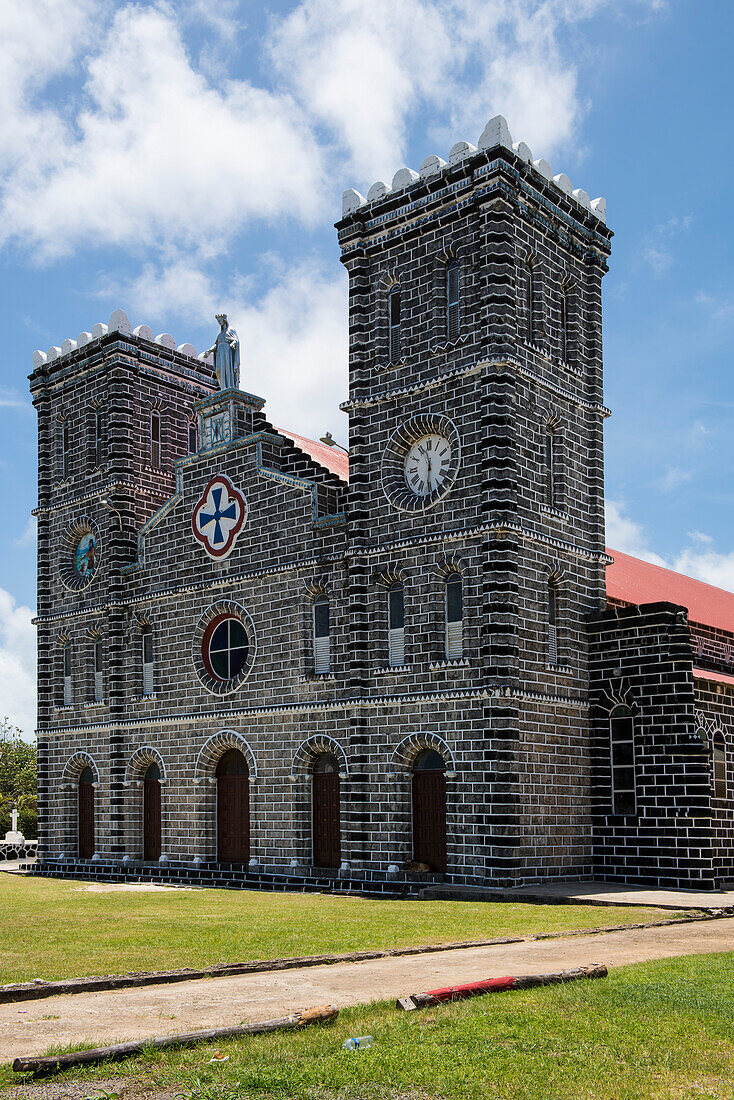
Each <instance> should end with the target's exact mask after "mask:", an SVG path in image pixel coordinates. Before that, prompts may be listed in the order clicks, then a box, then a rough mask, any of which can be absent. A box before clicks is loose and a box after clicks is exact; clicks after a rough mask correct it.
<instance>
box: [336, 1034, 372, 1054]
mask: <svg viewBox="0 0 734 1100" xmlns="http://www.w3.org/2000/svg"><path fill="white" fill-rule="evenodd" d="M373 1042H374V1039H373V1037H372V1036H371V1035H357V1036H355V1037H354V1038H353V1039H347V1041H346V1043H342V1050H364V1049H365V1048H366V1047H371V1046H372V1044H373Z"/></svg>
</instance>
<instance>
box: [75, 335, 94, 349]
mask: <svg viewBox="0 0 734 1100" xmlns="http://www.w3.org/2000/svg"><path fill="white" fill-rule="evenodd" d="M91 339H92V334H91V332H80V333H79V335H78V336H77V338H76V346H77V347H78V348H83V347H84V345H85V344H88V343H89V341H90V340H91Z"/></svg>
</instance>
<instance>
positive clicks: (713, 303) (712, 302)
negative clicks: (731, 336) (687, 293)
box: [696, 290, 734, 321]
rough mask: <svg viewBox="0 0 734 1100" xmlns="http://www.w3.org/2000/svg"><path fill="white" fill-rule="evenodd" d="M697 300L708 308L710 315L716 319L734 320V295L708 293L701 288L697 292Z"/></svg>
mask: <svg viewBox="0 0 734 1100" xmlns="http://www.w3.org/2000/svg"><path fill="white" fill-rule="evenodd" d="M696 302H697V304H698V305H700V306H704V307H705V308H706V309H707V310H708V313H709V316H710V317H711V318H712V320H714V321H731V320H734V295H731V294H708V293H706V292H705V291H703V290H699V291H698V293H697V294H696Z"/></svg>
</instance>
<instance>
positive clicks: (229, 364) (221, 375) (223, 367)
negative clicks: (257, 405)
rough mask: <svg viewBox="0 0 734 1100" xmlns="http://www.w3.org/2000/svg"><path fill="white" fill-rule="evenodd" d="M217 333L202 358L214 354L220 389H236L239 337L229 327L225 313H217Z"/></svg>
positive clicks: (238, 370) (238, 366)
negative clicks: (212, 343)
mask: <svg viewBox="0 0 734 1100" xmlns="http://www.w3.org/2000/svg"><path fill="white" fill-rule="evenodd" d="M217 320H218V321H219V329H220V331H219V334H218V336H217V339H216V340H215V342H214V345H213V346H212V347H210V348H209V350H208V351H206V352H204V358H205V359H206V358H207V357H208V356H210V355H213V356H214V367H215V369H216V372H217V382H219V388H220V390H238V389H239V388H240V339H239V336H238V335H237V333H236V332H235V330H234V329H233V328H230V327H229V322H228V320H227V314H226V313H218V314H217Z"/></svg>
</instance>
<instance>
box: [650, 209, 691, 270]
mask: <svg viewBox="0 0 734 1100" xmlns="http://www.w3.org/2000/svg"><path fill="white" fill-rule="evenodd" d="M692 220H693V215H692V214H686V215H685V217H673V218H669V219H668V221H667V222H662V223H661V224H660V225H656V226H655V228H654V229H652V230H651V231H650V232H649V233H648V235H647V236H646V237H645V240H644V241H643V246H642V256H643V259H644V260H645V262H646V263H647V264H649V266H650V267H651V268H652V270H653V271H654V273H655V274H656V275H664V274H665V272H666V271H669V270H670V268H671V267H672V266H673V263H674V262H675V255H674V252H673V243H674V241H675V238H676V237H678V236H680V235H681V234H682V233H687V232H688V230H689V229H690V227H691V222H692Z"/></svg>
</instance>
